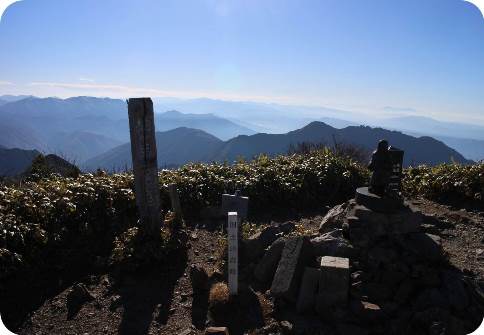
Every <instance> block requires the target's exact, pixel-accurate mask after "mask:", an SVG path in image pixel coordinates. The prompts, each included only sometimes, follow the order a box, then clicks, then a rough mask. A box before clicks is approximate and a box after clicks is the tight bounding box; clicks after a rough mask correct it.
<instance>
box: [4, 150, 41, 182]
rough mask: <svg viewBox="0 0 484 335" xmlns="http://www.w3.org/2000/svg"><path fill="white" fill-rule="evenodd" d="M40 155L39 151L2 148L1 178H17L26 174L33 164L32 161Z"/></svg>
mask: <svg viewBox="0 0 484 335" xmlns="http://www.w3.org/2000/svg"><path fill="white" fill-rule="evenodd" d="M39 154H40V153H39V152H38V151H37V150H22V149H7V148H5V147H0V176H15V175H19V174H21V173H24V172H25V171H26V170H27V169H28V168H29V167H30V165H31V164H32V160H33V159H34V158H35V157H37V156H38V155H39Z"/></svg>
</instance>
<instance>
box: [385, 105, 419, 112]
mask: <svg viewBox="0 0 484 335" xmlns="http://www.w3.org/2000/svg"><path fill="white" fill-rule="evenodd" d="M383 110H384V111H385V112H390V113H416V112H417V110H416V109H415V108H409V107H393V106H386V107H383Z"/></svg>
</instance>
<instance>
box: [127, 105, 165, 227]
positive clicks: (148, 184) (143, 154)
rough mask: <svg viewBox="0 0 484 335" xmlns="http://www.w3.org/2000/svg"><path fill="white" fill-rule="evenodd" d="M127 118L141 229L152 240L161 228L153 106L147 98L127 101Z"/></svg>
mask: <svg viewBox="0 0 484 335" xmlns="http://www.w3.org/2000/svg"><path fill="white" fill-rule="evenodd" d="M128 116H129V134H130V137H131V156H132V160H133V172H134V183H135V196H136V205H137V206H138V210H139V215H140V221H141V229H142V230H143V231H144V233H146V234H148V235H151V236H156V234H157V232H158V231H159V229H160V226H161V215H160V188H159V182H158V159H157V156H156V138H155V122H154V113H153V102H152V101H151V99H150V98H131V99H129V100H128Z"/></svg>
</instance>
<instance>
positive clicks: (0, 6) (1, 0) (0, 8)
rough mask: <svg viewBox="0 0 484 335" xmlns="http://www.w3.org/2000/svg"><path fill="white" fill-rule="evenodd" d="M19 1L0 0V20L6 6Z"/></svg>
mask: <svg viewBox="0 0 484 335" xmlns="http://www.w3.org/2000/svg"><path fill="white" fill-rule="evenodd" d="M19 1H22V0H0V21H1V20H2V17H3V13H5V10H6V9H7V8H8V6H10V5H11V4H13V3H15V2H19Z"/></svg>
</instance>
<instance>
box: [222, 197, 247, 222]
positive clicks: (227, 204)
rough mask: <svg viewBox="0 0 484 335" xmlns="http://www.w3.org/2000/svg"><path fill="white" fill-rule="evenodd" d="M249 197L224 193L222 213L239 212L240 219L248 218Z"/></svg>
mask: <svg viewBox="0 0 484 335" xmlns="http://www.w3.org/2000/svg"><path fill="white" fill-rule="evenodd" d="M248 209H249V198H248V197H243V196H240V195H238V193H236V194H222V213H223V214H224V215H227V213H228V212H237V214H238V216H239V219H240V220H245V219H246V218H247V211H248Z"/></svg>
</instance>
